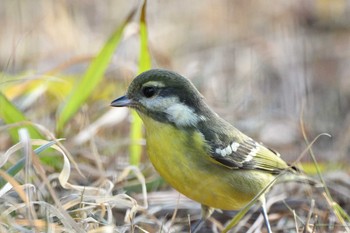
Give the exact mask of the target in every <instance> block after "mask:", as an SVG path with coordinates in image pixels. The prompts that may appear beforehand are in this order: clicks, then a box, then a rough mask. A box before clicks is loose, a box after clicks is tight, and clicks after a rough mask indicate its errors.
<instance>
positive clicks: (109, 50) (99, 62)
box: [57, 9, 136, 132]
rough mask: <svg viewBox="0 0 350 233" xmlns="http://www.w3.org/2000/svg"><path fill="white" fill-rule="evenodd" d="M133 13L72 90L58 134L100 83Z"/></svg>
mask: <svg viewBox="0 0 350 233" xmlns="http://www.w3.org/2000/svg"><path fill="white" fill-rule="evenodd" d="M135 12H136V11H135V9H134V10H133V11H131V12H130V14H129V16H128V17H127V19H126V20H125V21H124V22H123V24H122V25H121V26H119V27H118V28H117V29H116V30H115V31H114V32H113V34H112V35H111V37H110V38H109V39H108V41H107V42H106V44H105V45H104V47H103V48H102V49H101V51H100V52H99V54H98V55H97V57H96V58H94V60H93V61H92V62H91V64H90V65H89V67H88V69H87V71H86V73H85V74H84V76H83V78H82V80H81V81H80V82H79V83H78V84H77V85H76V88H74V89H73V90H72V92H71V93H70V95H69V96H68V98H67V99H66V101H65V103H64V105H63V107H62V108H61V111H60V113H59V117H58V122H57V130H58V132H61V131H62V129H63V128H64V126H65V124H66V123H67V122H68V121H69V119H71V118H72V117H73V115H74V114H75V113H76V112H77V111H78V110H79V108H80V107H81V106H82V104H83V103H84V102H85V101H86V99H87V98H88V97H89V96H90V95H91V92H92V91H93V90H94V88H95V87H96V86H97V85H98V83H99V82H100V81H101V79H102V77H103V74H104V73H105V71H106V69H107V67H108V64H109V62H110V60H111V58H112V56H113V53H114V51H115V49H116V47H117V46H118V44H119V42H120V39H121V37H122V34H123V31H124V28H125V26H126V25H127V24H128V23H129V22H130V20H131V19H132V17H133V16H134V14H135Z"/></svg>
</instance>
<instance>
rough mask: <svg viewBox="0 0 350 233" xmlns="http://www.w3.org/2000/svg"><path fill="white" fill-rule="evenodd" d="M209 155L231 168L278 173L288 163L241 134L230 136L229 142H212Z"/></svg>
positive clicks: (285, 167) (286, 166)
mask: <svg viewBox="0 0 350 233" xmlns="http://www.w3.org/2000/svg"><path fill="white" fill-rule="evenodd" d="M223 145H225V146H223ZM210 156H211V158H213V159H214V160H215V161H216V162H218V163H220V164H221V165H224V166H226V167H228V168H231V169H247V170H249V169H257V170H263V171H266V172H270V173H280V172H281V171H282V170H285V169H287V168H288V164H287V163H286V162H284V161H283V160H282V159H281V158H280V156H279V154H278V153H277V152H275V151H273V150H271V149H269V148H267V147H265V146H264V145H262V144H261V143H258V142H256V141H254V140H253V139H251V138H249V137H247V136H245V135H243V134H241V135H240V137H232V138H231V140H230V142H229V143H222V142H220V143H215V144H212V145H211V148H210Z"/></svg>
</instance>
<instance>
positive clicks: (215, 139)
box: [111, 69, 296, 232]
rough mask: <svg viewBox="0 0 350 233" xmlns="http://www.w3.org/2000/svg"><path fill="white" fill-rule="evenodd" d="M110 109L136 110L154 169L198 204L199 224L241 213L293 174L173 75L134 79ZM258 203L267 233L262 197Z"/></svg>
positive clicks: (152, 73) (163, 73) (149, 73)
mask: <svg viewBox="0 0 350 233" xmlns="http://www.w3.org/2000/svg"><path fill="white" fill-rule="evenodd" d="M111 106H113V107H124V106H127V107H130V108H133V109H135V110H136V111H137V113H138V114H139V116H140V117H141V119H142V121H143V123H144V125H145V128H146V142H147V152H148V156H149V158H150V160H151V162H152V164H153V165H154V167H155V169H156V170H157V171H158V172H159V174H160V175H161V176H162V177H163V178H164V179H165V180H166V181H167V182H168V183H169V184H170V185H171V186H172V187H174V188H175V189H176V190H178V191H179V192H180V193H182V194H184V195H185V196H187V197H189V198H191V199H193V200H195V201H197V202H199V203H201V205H202V219H203V220H204V219H206V218H207V217H209V215H210V214H211V212H212V208H218V209H223V210H238V209H241V208H242V207H244V206H245V205H246V204H247V203H249V202H250V201H251V200H252V199H253V198H254V197H255V196H256V195H257V194H258V193H259V192H260V191H261V190H263V189H264V188H265V187H266V186H267V185H269V184H270V182H273V180H274V179H275V177H276V175H278V174H280V173H281V172H285V171H287V173H288V172H289V171H290V173H294V172H296V171H295V170H293V169H290V167H289V166H288V164H287V163H286V162H285V161H283V160H282V159H281V158H280V156H279V154H278V153H277V152H275V151H273V150H271V149H269V148H267V147H265V146H264V145H262V144H261V143H258V142H256V141H254V140H253V139H251V138H250V137H248V136H246V135H245V134H243V133H242V132H240V131H239V130H238V129H236V128H235V127H233V126H232V125H231V124H229V123H228V122H226V121H225V120H223V119H222V118H220V117H219V116H218V115H217V114H216V113H215V112H214V111H213V110H211V109H210V107H209V106H208V105H207V104H206V103H205V102H204V98H203V97H202V95H201V94H200V93H199V91H198V90H197V89H196V87H195V86H194V85H193V84H192V83H191V82H190V81H189V80H188V79H186V78H184V77H182V76H181V75H179V74H177V73H175V72H172V71H167V70H161V69H154V70H149V71H146V72H144V73H142V74H140V75H139V76H137V77H136V78H135V79H134V80H133V81H132V83H131V84H130V86H129V88H128V90H127V93H126V95H125V96H122V97H120V98H118V99H116V100H114V101H113V102H112V103H111ZM260 200H261V202H262V207H263V215H264V217H265V221H266V225H267V228H268V231H269V232H271V229H270V225H269V222H268V220H267V213H266V208H265V205H264V204H265V198H264V195H262V196H261V197H260Z"/></svg>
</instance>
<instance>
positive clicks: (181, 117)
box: [111, 69, 208, 127]
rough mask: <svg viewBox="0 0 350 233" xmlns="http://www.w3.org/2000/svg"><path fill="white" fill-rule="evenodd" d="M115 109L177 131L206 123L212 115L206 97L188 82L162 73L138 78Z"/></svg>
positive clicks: (146, 74)
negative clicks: (158, 122) (122, 108)
mask: <svg viewBox="0 0 350 233" xmlns="http://www.w3.org/2000/svg"><path fill="white" fill-rule="evenodd" d="M111 106H113V107H131V108H134V109H135V110H136V111H137V112H138V113H139V114H140V115H144V116H147V117H151V118H152V119H154V120H157V121H160V122H165V123H171V124H173V125H175V126H177V127H195V126H196V125H197V123H198V122H200V121H205V120H206V113H207V112H208V108H207V106H206V104H205V103H204V101H203V97H202V96H201V94H200V93H199V92H198V90H197V89H196V88H195V86H194V85H193V84H192V83H191V82H190V81H189V80H188V79H186V78H184V77H182V76H181V75H179V74H177V73H175V72H171V71H167V70H161V69H154V70H149V71H146V72H144V73H142V74H140V75H139V76H137V77H136V78H135V79H134V80H133V81H132V82H131V84H130V86H129V88H128V90H127V93H126V95H125V96H122V97H119V98H117V99H116V100H114V101H113V102H112V103H111Z"/></svg>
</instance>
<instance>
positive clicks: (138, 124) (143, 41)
mask: <svg viewBox="0 0 350 233" xmlns="http://www.w3.org/2000/svg"><path fill="white" fill-rule="evenodd" d="M146 5H147V1H146V0H145V1H144V2H143V5H142V9H141V17H140V57H139V70H138V73H139V74H140V73H142V72H144V71H146V70H149V69H151V67H152V60H151V56H150V54H149V49H148V32H147V24H146ZM132 119H133V121H132V124H131V129H130V131H131V134H130V139H131V144H130V148H129V151H130V164H132V165H136V166H137V165H139V164H140V160H141V153H142V145H141V143H139V142H140V141H141V140H142V121H141V119H140V117H139V116H138V115H137V113H136V112H134V111H132Z"/></svg>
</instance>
